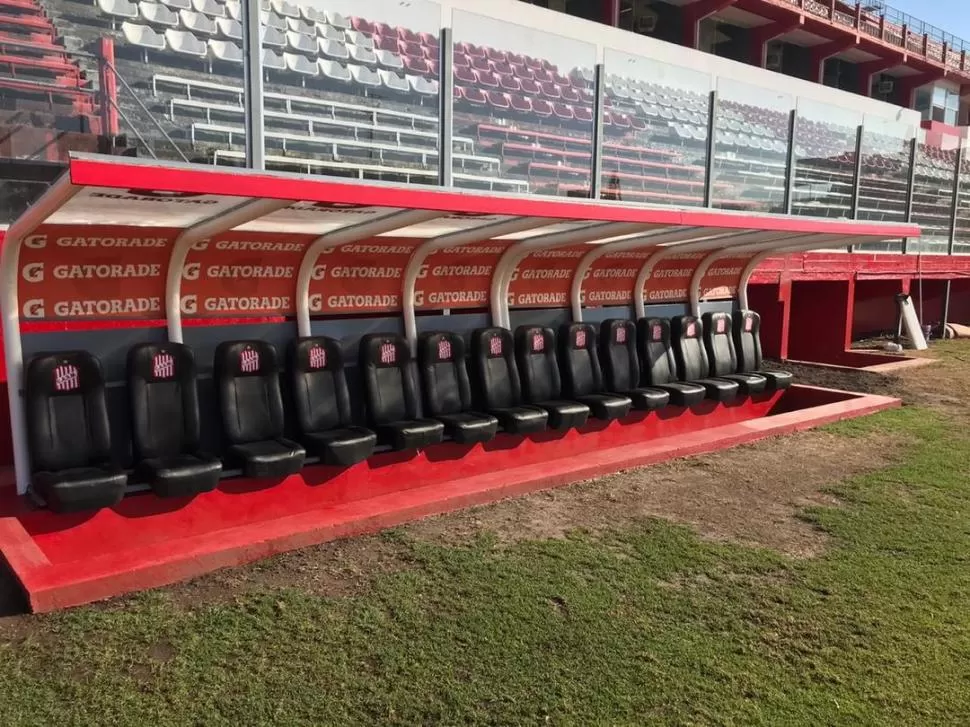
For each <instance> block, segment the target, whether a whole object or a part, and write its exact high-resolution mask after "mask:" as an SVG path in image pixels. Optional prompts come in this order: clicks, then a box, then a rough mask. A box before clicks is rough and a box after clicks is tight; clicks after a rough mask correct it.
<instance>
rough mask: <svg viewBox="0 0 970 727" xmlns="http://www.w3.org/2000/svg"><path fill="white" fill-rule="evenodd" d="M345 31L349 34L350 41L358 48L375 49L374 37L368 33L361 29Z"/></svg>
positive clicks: (348, 40) (348, 39)
mask: <svg viewBox="0 0 970 727" xmlns="http://www.w3.org/2000/svg"><path fill="white" fill-rule="evenodd" d="M344 32H345V33H346V34H347V42H348V43H352V44H353V45H356V46H357V47H358V48H366V49H367V50H374V39H373V38H372V37H371V36H369V35H367V33H361V32H360V31H359V30H346V31H344Z"/></svg>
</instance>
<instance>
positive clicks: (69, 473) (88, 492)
mask: <svg viewBox="0 0 970 727" xmlns="http://www.w3.org/2000/svg"><path fill="white" fill-rule="evenodd" d="M127 486H128V477H127V476H126V475H125V473H124V472H123V471H122V470H121V469H120V468H115V467H105V468H101V467H77V468H74V469H68V470H61V471H60V472H35V473H34V475H33V477H32V478H31V487H32V488H33V490H34V491H35V492H36V493H37V494H38V495H40V497H42V498H43V499H44V502H46V503H47V507H49V508H50V509H51V510H53V511H54V512H81V511H83V510H98V509H100V508H102V507H113V506H114V505H117V504H118V503H119V502H121V498H122V497H123V496H124V494H125V487H127Z"/></svg>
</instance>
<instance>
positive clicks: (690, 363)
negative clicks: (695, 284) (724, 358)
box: [670, 316, 739, 401]
mask: <svg viewBox="0 0 970 727" xmlns="http://www.w3.org/2000/svg"><path fill="white" fill-rule="evenodd" d="M703 341H704V331H703V324H702V323H701V321H700V319H699V318H696V317H695V316H675V317H674V318H673V319H671V321H670V343H671V348H672V349H673V351H674V361H676V363H677V377H678V378H679V379H680V380H681V381H689V382H691V383H694V384H699V385H700V386H703V387H704V391H705V392H706V393H707V398H708V399H713V400H715V401H733V400H734V399H735V398H736V397H737V395H738V389H739V387H738V385H737V384H736V383H735V382H733V381H728V380H727V379H719V378H711V376H710V373H711V363H710V361H709V360H708V358H707V351H706V350H705V349H704V342H703Z"/></svg>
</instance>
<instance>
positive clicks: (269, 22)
mask: <svg viewBox="0 0 970 727" xmlns="http://www.w3.org/2000/svg"><path fill="white" fill-rule="evenodd" d="M259 22H260V23H261V24H262V25H263V26H265V27H267V28H276V29H277V30H286V20H285V19H284V18H282V17H281V16H279V15H277V14H276V13H274V12H271V11H268V10H263V11H261V12H260V13H259Z"/></svg>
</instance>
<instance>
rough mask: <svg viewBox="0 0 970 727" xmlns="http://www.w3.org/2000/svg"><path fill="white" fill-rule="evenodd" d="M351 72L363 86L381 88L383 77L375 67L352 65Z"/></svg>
mask: <svg viewBox="0 0 970 727" xmlns="http://www.w3.org/2000/svg"><path fill="white" fill-rule="evenodd" d="M350 73H351V75H352V76H353V77H354V80H355V81H357V83H359V84H360V85H361V86H367V87H369V88H380V87H381V77H380V76H379V75H378V73H377V71H375V70H374V69H373V68H367V67H366V66H350Z"/></svg>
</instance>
